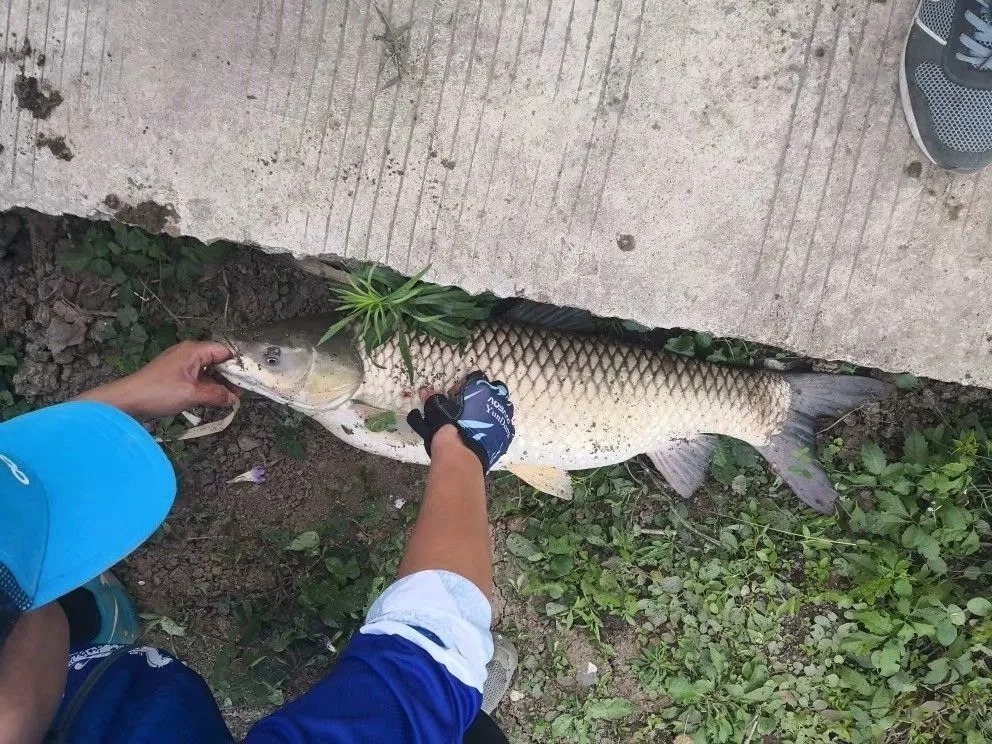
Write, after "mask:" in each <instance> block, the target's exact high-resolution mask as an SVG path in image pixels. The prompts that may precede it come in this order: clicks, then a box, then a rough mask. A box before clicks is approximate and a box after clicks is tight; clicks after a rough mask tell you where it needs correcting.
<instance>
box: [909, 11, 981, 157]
mask: <svg viewBox="0 0 992 744" xmlns="http://www.w3.org/2000/svg"><path fill="white" fill-rule="evenodd" d="M900 87H901V90H902V105H903V109H905V111H906V119H907V121H908V122H909V128H910V129H911V130H912V132H913V136H914V137H915V138H916V141H917V142H918V143H919V145H920V148H921V149H922V150H923V152H924V153H926V156H927V157H928V158H930V160H932V161H933V162H934V163H936V164H937V165H939V166H940V167H941V168H946V169H947V170H952V171H960V172H970V171H976V170H978V169H979V168H983V167H985V166H986V165H988V164H989V163H992V0H920V5H919V8H918V9H917V11H916V16H915V18H914V19H913V25H912V26H911V27H910V30H909V35H908V36H907V38H906V48H905V50H904V51H903V63H902V70H901V75H900Z"/></svg>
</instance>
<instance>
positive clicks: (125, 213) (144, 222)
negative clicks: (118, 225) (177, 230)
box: [103, 194, 179, 233]
mask: <svg viewBox="0 0 992 744" xmlns="http://www.w3.org/2000/svg"><path fill="white" fill-rule="evenodd" d="M103 203H104V204H106V205H107V206H108V207H110V208H111V209H115V210H117V211H116V212H114V217H116V218H117V219H118V220H120V221H121V222H125V223H127V224H128V225H134V226H135V227H140V228H141V229H142V230H147V231H148V232H150V233H162V232H167V231H168V228H170V227H175V226H176V225H177V224H178V223H179V213H178V212H176V208H175V206H174V205H172V204H159V203H158V202H155V201H150V200H149V201H143V202H141V203H140V204H127V203H125V202H123V201H122V200H121V198H120V197H119V196H117V195H116V194H108V195H107V196H106V197H105V198H104V200H103Z"/></svg>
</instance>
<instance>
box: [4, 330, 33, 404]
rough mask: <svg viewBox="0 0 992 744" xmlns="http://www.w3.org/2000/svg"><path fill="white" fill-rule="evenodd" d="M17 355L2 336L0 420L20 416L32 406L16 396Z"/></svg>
mask: <svg viewBox="0 0 992 744" xmlns="http://www.w3.org/2000/svg"><path fill="white" fill-rule="evenodd" d="M16 371H17V356H16V355H15V353H14V347H13V346H11V345H10V344H9V343H8V342H7V340H6V339H5V338H4V337H3V336H0V421H6V420H7V419H10V418H13V417H14V416H18V415H20V414H22V413H24V412H25V411H27V410H28V409H29V408H30V404H29V403H28V402H27V401H24V400H21V399H19V398H16V397H15V396H14V372H16Z"/></svg>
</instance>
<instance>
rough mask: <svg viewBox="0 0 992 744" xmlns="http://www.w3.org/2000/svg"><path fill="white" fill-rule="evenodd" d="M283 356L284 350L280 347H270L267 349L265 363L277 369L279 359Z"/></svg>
mask: <svg viewBox="0 0 992 744" xmlns="http://www.w3.org/2000/svg"><path fill="white" fill-rule="evenodd" d="M281 354H282V349H280V348H279V347H278V346H269V347H267V348H266V349H265V363H266V364H267V365H269V366H270V367H275V366H276V365H277V364H279V357H280V355H281Z"/></svg>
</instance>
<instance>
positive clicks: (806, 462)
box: [757, 374, 892, 514]
mask: <svg viewBox="0 0 992 744" xmlns="http://www.w3.org/2000/svg"><path fill="white" fill-rule="evenodd" d="M787 379H788V381H789V384H790V385H791V387H792V398H791V402H790V406H789V416H788V419H787V420H786V422H785V426H784V427H783V428H782V430H781V431H780V432H779V433H778V434H776V435H775V436H773V437H772V439H771V441H769V442H768V444H766V445H763V446H760V447H757V450H758V452H760V453H761V454H762V455H763V456H764V458H765V459H766V460H768V462H769V464H770V465H771V466H772V468H773V469H774V470H775V472H776V473H777V474H778V475H779V477H781V478H782V480H784V481H785V482H786V484H788V486H789V487H790V488H791V489H792V490H793V491H795V493H796V495H797V496H798V497H799V498H800V499H801V500H802V501H803V502H805V503H806V504H808V505H809V506H811V507H812V508H813V509H816V510H817V511H818V512H821V513H823V514H830V513H832V512H833V510H834V504H835V503H836V501H837V492H836V491H835V490H834V487H833V485H832V484H831V483H830V479H829V478H828V477H827V474H826V473H825V472H824V470H823V467H822V466H821V465H820V463H818V462H817V461H816V459H815V458H814V444H815V438H816V434H815V432H816V420H817V418H818V417H820V416H842V415H843V414H845V413H847V412H849V411H852V410H854V409H855V408H858V407H859V406H862V405H864V404H865V403H869V402H871V401H875V400H879V399H881V398H884V397H885V396H887V395H888V394H889V393H890V392H891V391H892V386H891V385H889V384H888V383H885V382H882V381H881V380H874V379H872V378H870V377H852V376H847V375H823V374H793V375H788V376H787Z"/></svg>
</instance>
